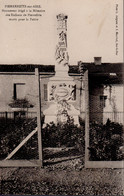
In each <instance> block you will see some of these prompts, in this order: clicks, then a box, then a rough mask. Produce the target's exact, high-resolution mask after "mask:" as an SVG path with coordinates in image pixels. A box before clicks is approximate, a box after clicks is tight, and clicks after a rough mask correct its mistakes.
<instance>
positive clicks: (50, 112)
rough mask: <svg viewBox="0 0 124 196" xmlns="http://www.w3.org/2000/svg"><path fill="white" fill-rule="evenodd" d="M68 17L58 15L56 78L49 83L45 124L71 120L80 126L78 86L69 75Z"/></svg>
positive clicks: (52, 78)
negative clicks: (77, 105) (76, 107)
mask: <svg viewBox="0 0 124 196" xmlns="http://www.w3.org/2000/svg"><path fill="white" fill-rule="evenodd" d="M67 18H68V17H67V16H66V15H64V14H59V15H57V25H58V26H57V45H56V51H55V76H53V77H51V78H50V79H49V82H48V102H49V103H50V106H49V108H48V109H46V110H45V111H44V112H43V113H44V115H45V124H46V123H50V122H52V121H53V122H54V123H55V124H57V123H66V122H67V120H69V119H70V118H73V119H74V123H75V124H77V125H79V120H78V116H79V114H80V111H79V110H77V109H75V107H74V106H73V102H75V101H76V84H75V82H74V80H73V78H72V77H70V76H69V75H68V70H69V56H68V52H67Z"/></svg>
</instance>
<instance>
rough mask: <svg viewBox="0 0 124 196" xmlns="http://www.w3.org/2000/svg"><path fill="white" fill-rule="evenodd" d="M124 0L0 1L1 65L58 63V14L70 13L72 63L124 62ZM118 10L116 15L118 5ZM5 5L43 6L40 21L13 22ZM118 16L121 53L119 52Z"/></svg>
mask: <svg viewBox="0 0 124 196" xmlns="http://www.w3.org/2000/svg"><path fill="white" fill-rule="evenodd" d="M122 3H123V1H122V0H104V1H103V0H18V1H17V0H0V9H1V10H0V64H45V65H49V64H50V65H53V64H55V47H56V44H57V30H56V28H57V20H56V15H57V14H60V13H64V14H66V15H68V21H67V25H68V28H67V43H68V53H69V63H70V65H77V62H78V61H80V60H81V61H83V62H93V61H94V57H95V56H101V57H102V62H111V63H112V62H114V63H116V62H123V20H122V17H123V5H122ZM117 4H118V13H117V14H116V5H117ZM5 5H31V6H32V5H41V7H42V9H43V10H45V12H43V13H42V17H40V18H39V20H38V21H26V22H25V21H9V20H8V17H7V16H5V12H3V11H2V9H5ZM116 15H117V17H118V41H117V42H118V55H116V20H115V19H116Z"/></svg>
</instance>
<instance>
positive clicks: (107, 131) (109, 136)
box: [88, 119, 124, 161]
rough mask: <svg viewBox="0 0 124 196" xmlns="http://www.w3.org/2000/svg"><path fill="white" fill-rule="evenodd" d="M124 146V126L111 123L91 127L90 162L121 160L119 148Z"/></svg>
mask: <svg viewBox="0 0 124 196" xmlns="http://www.w3.org/2000/svg"><path fill="white" fill-rule="evenodd" d="M121 146H123V126H122V125H121V124H119V123H115V122H110V120H109V119H108V121H107V123H106V124H105V125H102V124H91V125H90V147H89V148H88V149H89V150H90V160H94V161H100V160H107V161H110V160H112V161H114V160H119V159H120V158H119V157H120V155H119V148H120V147H121ZM123 158H124V157H123Z"/></svg>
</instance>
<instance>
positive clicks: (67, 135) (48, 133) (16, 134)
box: [0, 118, 85, 159]
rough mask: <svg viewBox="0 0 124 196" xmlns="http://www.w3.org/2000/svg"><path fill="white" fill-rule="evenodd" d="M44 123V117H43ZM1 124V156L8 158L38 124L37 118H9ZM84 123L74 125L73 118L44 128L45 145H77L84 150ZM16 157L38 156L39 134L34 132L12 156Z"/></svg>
mask: <svg viewBox="0 0 124 196" xmlns="http://www.w3.org/2000/svg"><path fill="white" fill-rule="evenodd" d="M42 124H43V118H42ZM0 126H1V128H2V129H1V140H0V157H1V159H3V158H6V157H7V155H8V154H9V153H11V152H12V151H13V150H14V148H15V147H16V146H18V144H19V143H20V142H21V141H22V140H23V139H24V138H25V137H26V136H27V135H28V134H29V133H30V132H31V131H33V130H34V129H35V127H36V126H37V120H36V118H34V119H17V120H16V122H14V121H13V120H9V119H8V122H7V123H6V124H5V122H3V124H1V125H0ZM84 132H85V131H84V124H83V123H82V126H81V127H78V126H76V125H74V122H73V119H71V120H69V121H68V122H67V123H66V124H57V125H55V124H54V123H53V122H51V123H50V124H47V125H46V127H45V128H43V129H42V138H43V147H62V146H65V147H71V146H75V147H76V148H77V149H78V150H79V151H81V152H82V151H83V152H84ZM12 158H14V159H31V158H33V159H34V158H38V143H37V134H34V135H33V136H32V137H31V138H30V139H29V140H28V142H27V143H26V144H25V145H24V146H22V147H21V149H20V150H19V151H18V152H17V153H16V154H15V155H14V156H13V157H12Z"/></svg>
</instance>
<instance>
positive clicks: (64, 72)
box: [55, 14, 69, 77]
mask: <svg viewBox="0 0 124 196" xmlns="http://www.w3.org/2000/svg"><path fill="white" fill-rule="evenodd" d="M67 18H68V17H67V16H66V15H64V14H59V15H57V45H56V52H55V71H56V76H59V77H60V76H61V77H66V76H68V69H69V67H68V64H69V56H68V52H67Z"/></svg>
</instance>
